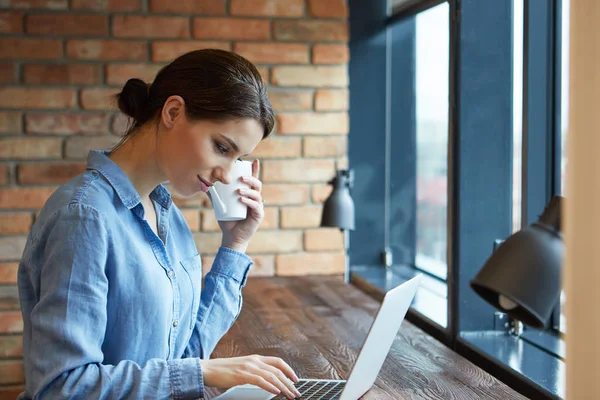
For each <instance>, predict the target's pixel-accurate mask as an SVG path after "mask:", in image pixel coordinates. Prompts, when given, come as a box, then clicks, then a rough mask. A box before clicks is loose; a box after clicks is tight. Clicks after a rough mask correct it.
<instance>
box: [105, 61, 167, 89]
mask: <svg viewBox="0 0 600 400" xmlns="http://www.w3.org/2000/svg"><path fill="white" fill-rule="evenodd" d="M162 67H163V64H110V65H107V66H106V83H108V84H109V85H119V86H122V85H124V84H125V82H127V80H128V79H130V78H140V79H142V80H143V81H145V82H152V81H153V80H154V77H155V76H156V74H157V73H158V71H159V70H160V69H161V68H162Z"/></svg>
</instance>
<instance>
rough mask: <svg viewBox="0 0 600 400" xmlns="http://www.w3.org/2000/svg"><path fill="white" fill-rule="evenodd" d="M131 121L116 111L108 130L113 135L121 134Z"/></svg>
mask: <svg viewBox="0 0 600 400" xmlns="http://www.w3.org/2000/svg"><path fill="white" fill-rule="evenodd" d="M130 123H131V118H129V117H128V116H127V115H125V114H123V113H122V112H118V113H117V114H115V115H114V116H113V119H112V122H111V124H110V132H111V133H112V134H113V135H119V136H121V135H123V134H124V133H125V132H126V131H127V129H128V128H129V124H130Z"/></svg>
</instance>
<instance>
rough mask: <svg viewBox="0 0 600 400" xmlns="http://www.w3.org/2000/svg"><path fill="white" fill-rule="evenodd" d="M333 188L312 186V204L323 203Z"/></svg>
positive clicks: (323, 185) (329, 186) (324, 185)
mask: <svg viewBox="0 0 600 400" xmlns="http://www.w3.org/2000/svg"><path fill="white" fill-rule="evenodd" d="M332 190H333V187H332V186H331V185H326V184H322V185H313V187H312V189H311V196H310V197H311V199H312V201H313V203H324V202H325V200H327V198H328V197H329V195H330V194H331V191H332Z"/></svg>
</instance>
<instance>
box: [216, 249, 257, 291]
mask: <svg viewBox="0 0 600 400" xmlns="http://www.w3.org/2000/svg"><path fill="white" fill-rule="evenodd" d="M252 264H253V261H252V259H251V258H250V257H248V256H247V255H246V254H244V253H240V252H239V251H235V250H232V249H230V248H228V247H221V248H219V251H218V252H217V255H216V257H215V261H214V263H213V265H212V268H211V270H210V271H211V272H213V273H215V274H221V275H225V276H228V277H230V278H233V279H235V280H236V281H238V282H240V283H241V284H242V286H244V285H245V284H246V280H247V279H248V273H249V272H250V267H251V266H252Z"/></svg>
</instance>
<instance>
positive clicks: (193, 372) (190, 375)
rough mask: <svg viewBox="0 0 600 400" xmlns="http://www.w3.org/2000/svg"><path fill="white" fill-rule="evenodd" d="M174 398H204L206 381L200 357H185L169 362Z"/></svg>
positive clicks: (180, 399)
mask: <svg viewBox="0 0 600 400" xmlns="http://www.w3.org/2000/svg"><path fill="white" fill-rule="evenodd" d="M168 366H169V378H170V381H171V390H172V394H173V396H172V397H173V399H174V400H184V399H201V398H204V390H203V388H204V381H203V379H202V370H201V367H200V359H199V358H184V359H182V360H174V361H169V362H168Z"/></svg>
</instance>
